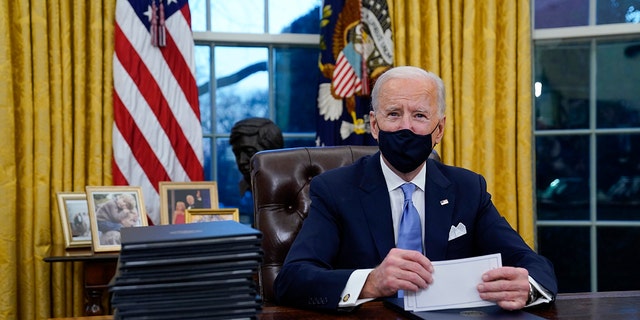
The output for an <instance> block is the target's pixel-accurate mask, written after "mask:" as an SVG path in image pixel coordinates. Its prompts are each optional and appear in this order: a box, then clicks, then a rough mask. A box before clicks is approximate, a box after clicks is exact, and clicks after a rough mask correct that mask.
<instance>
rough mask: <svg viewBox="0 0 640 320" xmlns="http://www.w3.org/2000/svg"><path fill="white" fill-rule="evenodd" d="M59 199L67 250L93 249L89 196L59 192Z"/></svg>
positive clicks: (59, 210)
mask: <svg viewBox="0 0 640 320" xmlns="http://www.w3.org/2000/svg"><path fill="white" fill-rule="evenodd" d="M57 198H58V213H60V221H61V222H62V233H63V235H64V244H65V248H66V249H70V248H91V222H90V221H89V207H88V205H87V194H86V193H84V192H58V193H57Z"/></svg>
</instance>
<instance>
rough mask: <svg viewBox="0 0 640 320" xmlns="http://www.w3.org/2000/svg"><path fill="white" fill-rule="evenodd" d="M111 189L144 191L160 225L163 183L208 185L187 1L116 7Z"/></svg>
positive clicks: (150, 0)
mask: <svg viewBox="0 0 640 320" xmlns="http://www.w3.org/2000/svg"><path fill="white" fill-rule="evenodd" d="M115 17H116V21H115V52H114V55H113V81H114V92H113V101H114V102H113V104H114V124H113V183H114V185H129V186H140V187H141V188H142V191H143V197H144V203H145V206H146V210H147V215H148V216H149V218H150V219H151V220H152V221H153V223H154V224H159V221H160V210H159V207H160V200H159V199H160V197H159V194H158V186H159V182H160V181H178V182H188V181H201V180H202V179H203V158H204V157H203V151H202V127H201V124H200V110H199V105H198V88H197V86H196V82H195V61H194V53H193V50H194V43H193V34H192V31H191V14H190V11H189V4H188V2H187V0H146V1H145V0H129V1H127V0H118V1H117V3H116V15H115Z"/></svg>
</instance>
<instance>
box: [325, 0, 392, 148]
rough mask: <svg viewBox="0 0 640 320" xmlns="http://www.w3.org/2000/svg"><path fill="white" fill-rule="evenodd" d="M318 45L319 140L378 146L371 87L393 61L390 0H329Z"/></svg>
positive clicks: (341, 143)
mask: <svg viewBox="0 0 640 320" xmlns="http://www.w3.org/2000/svg"><path fill="white" fill-rule="evenodd" d="M320 50H321V53H320V62H319V65H320V70H321V72H322V79H321V81H320V84H319V87H318V118H317V119H318V128H317V137H316V145H318V146H332V145H376V142H375V140H374V139H373V138H372V137H371V134H370V133H371V130H370V128H369V110H370V107H371V100H370V93H371V92H370V91H371V87H372V85H373V83H374V82H375V79H376V78H377V77H378V76H379V75H380V74H382V73H383V72H384V71H386V70H388V69H389V68H391V67H392V66H393V38H392V32H391V18H390V16H389V11H388V6H387V2H386V0H325V1H324V5H323V9H322V20H321V24H320Z"/></svg>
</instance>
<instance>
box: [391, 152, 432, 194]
mask: <svg viewBox="0 0 640 320" xmlns="http://www.w3.org/2000/svg"><path fill="white" fill-rule="evenodd" d="M380 166H381V167H382V174H383V175H384V180H385V182H386V183H387V189H388V191H389V192H390V191H392V190H395V189H397V188H399V187H400V186H401V185H403V184H405V183H406V182H407V181H404V180H403V179H402V178H400V177H399V176H398V175H397V174H395V173H394V172H393V171H392V170H391V168H389V166H388V165H387V164H386V163H385V162H384V160H383V159H382V154H380ZM426 176H427V165H426V164H425V165H424V166H422V169H420V172H418V175H416V176H415V177H414V178H413V180H411V181H410V182H411V183H413V184H415V185H416V186H417V187H418V188H419V189H420V190H422V191H424V186H425V181H426Z"/></svg>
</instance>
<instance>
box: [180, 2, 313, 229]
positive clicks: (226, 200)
mask: <svg viewBox="0 0 640 320" xmlns="http://www.w3.org/2000/svg"><path fill="white" fill-rule="evenodd" d="M321 4H322V1H321V0H296V1H290V0H242V1H238V0H208V1H207V0H192V1H190V2H189V6H190V8H191V17H192V28H193V30H194V39H195V42H196V48H195V59H196V82H197V84H198V90H199V98H200V111H201V120H202V126H203V135H204V137H203V138H204V157H205V165H204V167H205V180H211V181H216V182H217V184H218V192H219V199H220V203H221V206H225V207H236V208H240V215H241V216H240V220H241V222H243V223H250V222H251V221H252V217H253V204H251V203H245V202H243V201H242V195H241V194H240V192H239V188H238V185H239V182H240V180H241V179H242V175H241V173H240V171H239V170H238V169H237V165H236V162H235V157H234V154H233V152H232V151H231V146H230V145H229V132H230V130H231V128H232V126H233V125H234V124H235V123H236V122H237V121H239V120H242V119H245V118H249V117H263V118H269V119H271V120H273V121H274V122H275V123H276V124H277V125H278V126H279V127H280V129H281V130H282V132H283V136H284V139H285V147H297V146H313V145H315V132H316V122H315V114H316V100H317V95H318V93H317V92H318V79H319V76H320V71H319V69H318V66H317V61H318V55H319V48H318V46H319V42H320V37H319V35H318V34H319V32H320V6H321Z"/></svg>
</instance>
